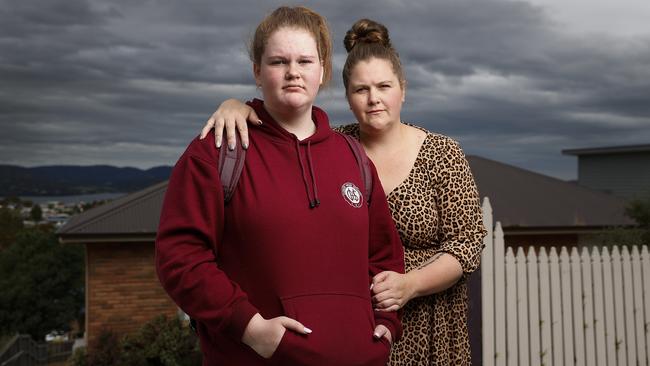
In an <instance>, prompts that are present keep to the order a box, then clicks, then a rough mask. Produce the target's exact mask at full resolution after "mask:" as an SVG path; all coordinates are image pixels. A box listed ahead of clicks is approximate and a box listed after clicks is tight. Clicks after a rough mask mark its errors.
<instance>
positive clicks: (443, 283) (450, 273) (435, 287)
mask: <svg viewBox="0 0 650 366" xmlns="http://www.w3.org/2000/svg"><path fill="white" fill-rule="evenodd" d="M462 275H463V269H462V267H461V265H460V262H459V261H458V260H457V259H456V257H454V256H453V255H451V254H448V253H436V254H434V255H433V256H432V257H431V259H429V260H428V261H427V262H425V263H423V264H422V265H421V266H420V267H418V268H415V269H413V270H411V271H409V272H408V273H407V274H406V276H407V277H408V278H407V279H408V283H411V284H412V285H413V298H415V297H420V296H426V295H431V294H435V293H438V292H442V291H444V290H446V289H448V288H450V287H451V286H453V285H454V284H455V283H456V282H458V280H460V278H461V276H462Z"/></svg>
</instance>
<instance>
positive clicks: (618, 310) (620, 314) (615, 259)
mask: <svg viewBox="0 0 650 366" xmlns="http://www.w3.org/2000/svg"><path fill="white" fill-rule="evenodd" d="M621 266H622V265H621V254H620V253H619V249H618V247H616V246H615V247H614V248H612V278H613V286H614V319H615V322H614V323H615V326H616V338H615V343H614V345H615V347H616V360H617V362H618V364H619V365H627V364H628V363H627V351H626V348H627V342H626V339H625V300H624V299H623V296H624V292H623V268H622V267H621Z"/></svg>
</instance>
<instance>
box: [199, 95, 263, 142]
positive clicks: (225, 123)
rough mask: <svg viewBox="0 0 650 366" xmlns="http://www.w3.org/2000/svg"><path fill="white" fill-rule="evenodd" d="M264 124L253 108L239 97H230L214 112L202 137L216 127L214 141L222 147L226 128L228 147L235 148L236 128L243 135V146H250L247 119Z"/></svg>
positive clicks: (202, 132)
mask: <svg viewBox="0 0 650 366" xmlns="http://www.w3.org/2000/svg"><path fill="white" fill-rule="evenodd" d="M247 120H248V121H250V122H252V123H256V124H258V125H261V124H262V121H261V120H260V119H259V117H257V114H256V113H255V111H254V110H253V108H251V107H249V106H248V105H246V104H245V103H242V102H240V101H239V100H237V99H228V100H226V101H224V102H223V103H221V105H220V106H219V108H218V109H217V110H216V111H215V112H214V113H213V114H212V116H211V117H210V118H209V119H208V120H207V121H206V122H205V126H204V127H203V129H202V130H201V136H200V138H201V139H204V138H205V137H206V136H207V135H208V133H210V130H211V129H212V128H214V142H215V145H216V146H217V148H219V147H221V140H222V136H223V131H224V129H225V130H226V138H227V140H228V148H229V149H231V150H232V149H234V148H235V144H236V140H235V133H237V132H236V131H235V130H237V131H239V136H240V137H241V143H242V147H243V148H244V149H247V148H248V126H247V125H246V121H247Z"/></svg>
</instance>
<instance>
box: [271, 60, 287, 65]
mask: <svg viewBox="0 0 650 366" xmlns="http://www.w3.org/2000/svg"><path fill="white" fill-rule="evenodd" d="M285 63H286V61H284V60H272V61H271V65H284V64H285Z"/></svg>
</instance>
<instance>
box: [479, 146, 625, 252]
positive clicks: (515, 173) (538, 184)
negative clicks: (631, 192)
mask: <svg viewBox="0 0 650 366" xmlns="http://www.w3.org/2000/svg"><path fill="white" fill-rule="evenodd" d="M468 160H469V164H470V166H471V168H472V172H473V173H474V178H475V180H476V184H477V186H478V189H479V193H480V195H481V197H488V198H489V199H490V202H491V203H492V207H493V209H494V221H495V222H496V221H500V222H501V225H502V227H503V231H504V237H505V241H506V245H510V246H529V245H533V246H541V245H543V246H550V245H556V246H561V245H566V246H575V245H589V242H588V239H589V237H590V236H591V235H593V234H595V233H598V232H599V231H602V230H603V229H605V228H609V227H612V226H629V225H633V224H634V222H633V221H632V220H630V219H629V218H627V217H626V216H625V215H624V207H625V201H624V200H623V199H621V198H618V197H615V196H613V195H610V194H606V193H603V192H600V191H597V190H593V189H589V188H586V187H582V186H580V185H577V184H574V183H570V182H565V181H563V180H560V179H556V178H553V177H549V176H546V175H542V174H538V173H534V172H531V171H529V170H525V169H521V168H518V167H515V166H511V165H508V164H504V163H501V162H497V161H494V160H489V159H485V158H482V157H478V156H468Z"/></svg>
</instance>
